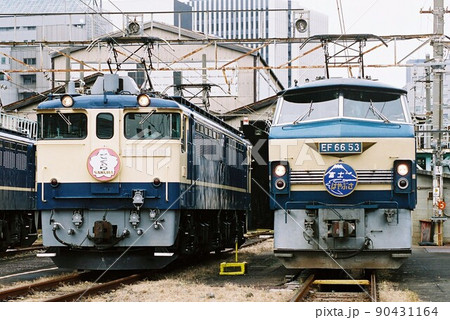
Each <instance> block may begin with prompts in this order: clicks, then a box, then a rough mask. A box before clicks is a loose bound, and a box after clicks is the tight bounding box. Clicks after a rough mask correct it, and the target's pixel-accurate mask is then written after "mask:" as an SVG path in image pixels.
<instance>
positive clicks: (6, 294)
mask: <svg viewBox="0 0 450 320" xmlns="http://www.w3.org/2000/svg"><path fill="white" fill-rule="evenodd" d="M86 274H87V272H83V273H77V274H71V275H67V276H62V277H58V278H55V279H51V280H45V281H40V282H36V283H31V284H28V285H23V286H20V287H15V288H11V289H6V290H3V291H0V301H4V300H7V299H13V298H16V297H20V296H23V295H27V294H29V293H30V292H32V291H44V290H49V289H53V288H55V287H58V286H60V285H61V283H69V282H73V281H78V280H80V279H81V278H82V277H84V276H86Z"/></svg>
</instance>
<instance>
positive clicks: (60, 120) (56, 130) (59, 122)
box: [38, 112, 87, 140]
mask: <svg viewBox="0 0 450 320" xmlns="http://www.w3.org/2000/svg"><path fill="white" fill-rule="evenodd" d="M38 128H39V129H38V130H39V133H38V137H39V138H40V139H44V140H45V139H55V140H57V139H61V140H64V139H74V140H77V139H80V140H81V139H84V138H86V137H87V116H86V115H85V114H83V113H62V112H57V113H52V114H41V115H39V117H38Z"/></svg>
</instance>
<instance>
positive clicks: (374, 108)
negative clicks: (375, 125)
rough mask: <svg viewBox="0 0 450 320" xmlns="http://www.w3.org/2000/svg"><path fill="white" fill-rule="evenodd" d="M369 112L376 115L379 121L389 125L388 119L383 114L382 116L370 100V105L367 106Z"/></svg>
mask: <svg viewBox="0 0 450 320" xmlns="http://www.w3.org/2000/svg"><path fill="white" fill-rule="evenodd" d="M369 110H370V111H372V113H373V114H374V115H376V116H377V117H378V118H380V119H381V120H383V121H384V122H386V123H390V121H389V119H388V118H386V116H385V115H384V114H382V113H381V112H380V111H379V110H378V109H377V108H376V107H375V106H374V105H373V102H372V99H370V105H369Z"/></svg>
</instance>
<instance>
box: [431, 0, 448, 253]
mask: <svg viewBox="0 0 450 320" xmlns="http://www.w3.org/2000/svg"><path fill="white" fill-rule="evenodd" d="M433 5H434V8H433V11H432V13H433V22H434V23H433V41H432V42H431V43H432V46H433V60H434V62H435V63H440V62H443V57H444V44H443V40H444V14H445V12H446V10H445V9H444V0H434V4H433ZM444 71H445V66H444V65H435V66H434V67H433V68H432V81H433V105H432V108H433V121H432V123H433V163H434V168H433V216H432V220H433V221H434V222H435V233H434V239H433V241H434V243H436V244H437V245H438V246H442V245H443V244H444V234H443V230H444V228H443V227H444V226H443V224H444V220H446V218H445V217H444V215H443V212H442V210H443V209H444V208H445V202H444V185H443V184H444V183H443V182H444V179H443V175H442V173H443V167H442V160H443V155H442V149H443V147H442V119H443V117H442V104H443V88H444V86H443V73H444Z"/></svg>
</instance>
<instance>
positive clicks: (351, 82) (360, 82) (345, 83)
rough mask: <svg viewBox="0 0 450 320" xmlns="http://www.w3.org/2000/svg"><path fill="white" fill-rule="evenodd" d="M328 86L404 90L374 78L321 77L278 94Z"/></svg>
mask: <svg viewBox="0 0 450 320" xmlns="http://www.w3.org/2000/svg"><path fill="white" fill-rule="evenodd" d="M329 87H346V88H351V87H353V88H355V87H361V88H365V89H369V88H372V89H378V90H387V91H393V92H398V93H402V94H405V93H406V90H404V89H402V88H398V87H395V86H392V85H390V84H386V83H382V82H378V81H374V80H366V79H355V78H333V79H322V80H317V81H312V82H308V83H305V84H301V85H299V86H296V87H291V88H289V89H286V90H283V91H280V92H279V93H278V95H284V94H289V93H295V92H296V91H302V90H309V89H313V90H314V89H319V88H329Z"/></svg>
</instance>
